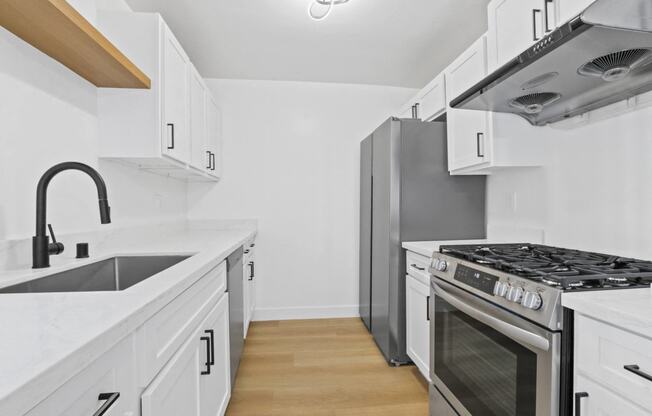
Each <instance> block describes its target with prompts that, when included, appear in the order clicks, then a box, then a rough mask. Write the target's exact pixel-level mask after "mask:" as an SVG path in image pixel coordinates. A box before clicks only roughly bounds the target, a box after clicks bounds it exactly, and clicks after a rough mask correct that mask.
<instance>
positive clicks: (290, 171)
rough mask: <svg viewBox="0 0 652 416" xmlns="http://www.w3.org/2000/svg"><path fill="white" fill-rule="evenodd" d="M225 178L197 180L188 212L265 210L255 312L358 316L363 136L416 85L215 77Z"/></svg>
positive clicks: (259, 315)
mask: <svg viewBox="0 0 652 416" xmlns="http://www.w3.org/2000/svg"><path fill="white" fill-rule="evenodd" d="M208 85H209V87H210V88H211V89H212V90H213V92H214V94H215V96H216V97H217V99H218V101H219V105H220V107H221V108H222V112H223V125H224V127H223V136H224V152H225V155H226V157H225V160H224V164H225V165H224V179H223V181H222V182H221V183H220V184H219V185H218V186H214V187H211V186H210V185H203V184H193V185H190V187H189V192H188V207H189V217H190V218H191V219H196V218H220V219H240V218H256V219H258V226H259V235H258V243H259V244H258V245H257V248H258V251H257V254H256V256H257V262H258V264H259V267H258V270H259V271H260V272H259V279H258V293H257V295H258V296H257V300H258V305H257V311H256V319H274V318H308V317H321V316H355V315H357V309H358V307H357V304H358V294H357V293H358V279H357V275H358V259H357V238H358V215H359V213H358V193H359V188H358V183H359V179H358V178H359V142H360V141H361V140H362V139H363V138H364V137H365V136H366V135H367V134H369V133H370V132H371V131H372V130H373V129H374V128H375V127H376V126H378V125H379V124H380V123H381V122H383V121H384V119H385V118H386V117H387V115H388V114H391V113H392V112H393V111H394V110H395V109H397V108H398V107H399V106H400V105H401V104H403V103H404V102H405V101H407V99H408V98H410V96H412V95H413V94H414V93H415V91H414V90H410V89H398V88H386V87H373V86H360V85H357V86H356V85H342V84H316V83H300V82H275V81H233V80H228V81H227V80H209V82H208Z"/></svg>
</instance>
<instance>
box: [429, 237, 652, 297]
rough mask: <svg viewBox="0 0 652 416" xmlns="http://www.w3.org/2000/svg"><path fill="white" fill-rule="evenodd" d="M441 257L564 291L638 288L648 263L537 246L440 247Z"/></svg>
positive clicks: (651, 279)
mask: <svg viewBox="0 0 652 416" xmlns="http://www.w3.org/2000/svg"><path fill="white" fill-rule="evenodd" d="M440 251H441V252H442V253H444V254H447V255H450V256H452V257H456V258H459V259H463V260H467V261H471V262H474V263H477V264H481V265H484V266H486V267H490V268H493V269H495V270H500V271H502V272H505V273H510V274H514V275H516V276H520V277H524V278H528V279H532V280H536V281H541V282H543V283H546V284H548V285H550V286H554V287H558V288H560V289H564V290H570V289H594V288H600V289H605V288H623V287H641V286H645V285H650V283H652V262H647V261H643V260H636V259H630V258H624V257H618V256H612V255H608V254H600V253H592V252H587V251H580V250H572V249H567V248H560V247H551V246H543V245H538V244H488V245H461V246H441V248H440Z"/></svg>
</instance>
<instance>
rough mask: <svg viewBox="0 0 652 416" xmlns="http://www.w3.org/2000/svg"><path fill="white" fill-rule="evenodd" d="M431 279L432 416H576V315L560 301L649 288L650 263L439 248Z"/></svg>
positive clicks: (561, 252) (579, 254)
mask: <svg viewBox="0 0 652 416" xmlns="http://www.w3.org/2000/svg"><path fill="white" fill-rule="evenodd" d="M430 273H431V275H432V279H431V298H430V302H431V303H432V304H431V305H430V307H431V311H432V313H431V319H430V331H431V335H430V336H431V343H430V344H431V370H430V371H431V378H432V382H433V385H432V386H431V406H430V407H431V415H436V416H445V415H482V416H485V415H496V416H498V415H501V416H502V415H510V416H528V415H532V416H543V415H545V416H550V415H571V414H572V408H571V406H572V398H571V393H572V352H573V344H572V335H573V328H572V326H573V316H572V311H568V310H564V308H562V306H561V295H562V293H563V292H564V291H580V290H582V291H583V290H607V289H626V288H639V287H645V286H650V284H651V283H652V262H646V261H641V260H635V259H628V258H622V257H618V256H610V255H606V254H599V253H590V252H584V251H578V250H570V249H564V248H558V247H548V246H542V245H534V244H496V245H491V244H488V245H465V246H441V248H440V253H436V254H435V255H434V256H433V259H432V264H431V267H430Z"/></svg>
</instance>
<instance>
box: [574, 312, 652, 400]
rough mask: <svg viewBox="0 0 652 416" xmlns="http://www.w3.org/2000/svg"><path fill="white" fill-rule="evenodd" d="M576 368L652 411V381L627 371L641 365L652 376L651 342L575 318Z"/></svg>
mask: <svg viewBox="0 0 652 416" xmlns="http://www.w3.org/2000/svg"><path fill="white" fill-rule="evenodd" d="M575 351H576V353H575V369H576V373H577V374H579V375H583V376H586V377H588V378H590V379H593V380H595V381H596V382H599V383H601V384H603V385H604V386H605V387H607V388H608V389H609V390H612V391H614V392H616V393H617V394H618V395H620V396H621V397H623V398H626V399H628V400H630V401H631V402H633V403H636V404H638V405H640V406H642V407H644V408H646V409H652V381H650V380H647V379H645V378H644V377H641V376H639V375H636V374H634V373H632V372H630V371H627V370H626V369H625V368H624V366H626V365H638V366H639V367H640V370H641V371H643V372H645V373H647V374H649V375H652V340H650V339H648V338H643V337H640V336H638V335H635V334H632V333H631V332H628V331H624V330H622V329H619V328H616V327H613V326H611V325H607V324H605V323H602V322H599V321H596V320H594V319H591V318H588V317H586V316H584V315H580V314H578V315H576V318H575Z"/></svg>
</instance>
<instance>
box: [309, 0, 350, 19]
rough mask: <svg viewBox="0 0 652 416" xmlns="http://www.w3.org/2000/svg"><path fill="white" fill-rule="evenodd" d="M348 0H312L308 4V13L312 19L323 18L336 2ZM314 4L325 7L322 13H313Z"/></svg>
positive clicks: (346, 1)
mask: <svg viewBox="0 0 652 416" xmlns="http://www.w3.org/2000/svg"><path fill="white" fill-rule="evenodd" d="M348 2H349V0H312V1H311V2H310V4H309V5H308V14H309V15H310V17H311V18H312V19H313V20H317V21H319V20H324V19H326V18H327V17H328V15H330V14H331V11H332V10H333V6H337V5H338V4H344V3H348ZM315 6H317V7H318V8H322V9H323V8H326V10H325V11H323V13H321V14H319V13H315Z"/></svg>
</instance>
